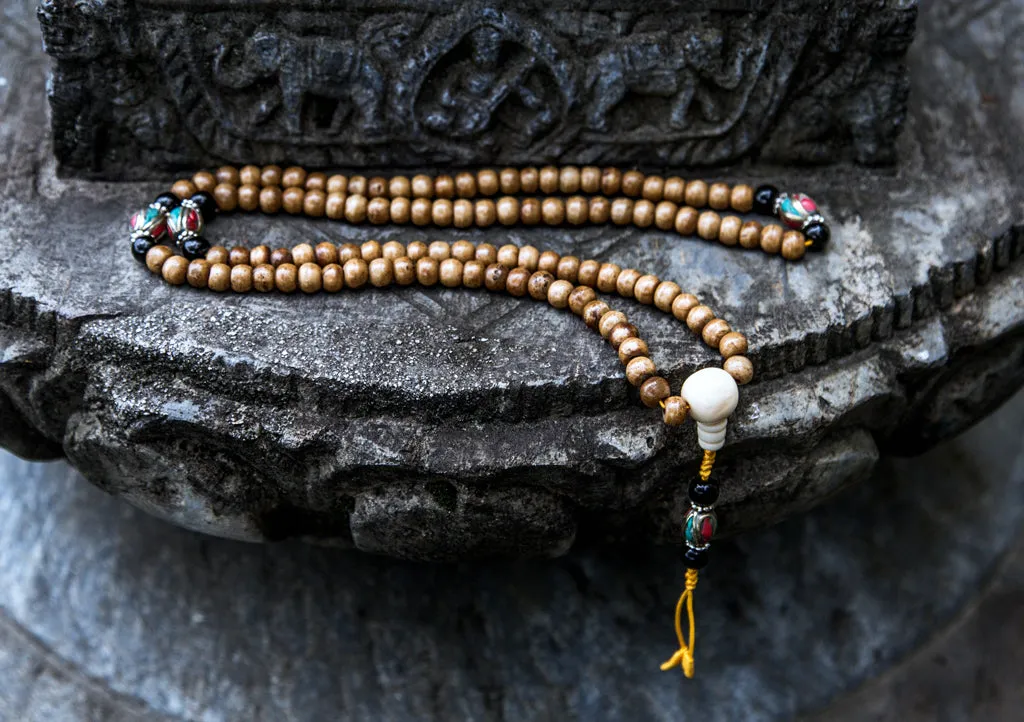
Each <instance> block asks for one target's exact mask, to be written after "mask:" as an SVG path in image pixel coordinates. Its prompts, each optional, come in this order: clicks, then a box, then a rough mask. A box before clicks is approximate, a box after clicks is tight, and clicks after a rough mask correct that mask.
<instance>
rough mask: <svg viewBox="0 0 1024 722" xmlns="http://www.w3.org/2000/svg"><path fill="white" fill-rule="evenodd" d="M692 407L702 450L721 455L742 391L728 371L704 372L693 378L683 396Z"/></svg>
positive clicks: (686, 382)
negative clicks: (730, 420) (731, 417)
mask: <svg viewBox="0 0 1024 722" xmlns="http://www.w3.org/2000/svg"><path fill="white" fill-rule="evenodd" d="M679 395H680V396H682V397H683V398H684V399H685V400H686V403H688V404H689V405H690V416H691V417H693V420H694V421H696V422H697V441H698V443H699V444H700V446H701V448H702V449H706V450H708V451H718V450H719V449H721V448H722V447H723V446H724V445H725V427H726V424H727V421H726V420H727V419H728V418H729V415H730V414H732V412H733V411H735V410H736V404H737V403H738V402H739V400H740V390H739V387H738V386H737V385H736V380H735V379H734V378H733V377H732V376H731V375H730V374H729V372H728V371H725V370H724V369H720V368H714V367H711V368H706V369H701V370H700V371H696V372H694V373H692V374H690V376H689V378H687V379H686V381H684V382H683V389H682V391H681V392H680V394H679Z"/></svg>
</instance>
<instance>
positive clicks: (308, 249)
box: [292, 243, 316, 266]
mask: <svg viewBox="0 0 1024 722" xmlns="http://www.w3.org/2000/svg"><path fill="white" fill-rule="evenodd" d="M315 260H316V253H315V252H314V251H313V246H311V245H309V244H308V243H299V244H298V245H296V246H293V247H292V263H294V264H295V265H296V266H301V265H302V264H303V263H312V262H313V261H315Z"/></svg>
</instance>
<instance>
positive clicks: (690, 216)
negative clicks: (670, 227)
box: [675, 206, 700, 236]
mask: <svg viewBox="0 0 1024 722" xmlns="http://www.w3.org/2000/svg"><path fill="white" fill-rule="evenodd" d="M699 218H700V213H698V212H697V209H696V208H693V207H692V206H683V207H682V208H680V209H679V210H678V211H677V212H676V222H675V229H676V233H678V234H679V235H681V236H692V235H693V234H694V233H696V232H697V220H698V219H699Z"/></svg>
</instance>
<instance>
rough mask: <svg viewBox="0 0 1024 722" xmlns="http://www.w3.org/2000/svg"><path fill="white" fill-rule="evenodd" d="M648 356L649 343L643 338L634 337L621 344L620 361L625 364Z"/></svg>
mask: <svg viewBox="0 0 1024 722" xmlns="http://www.w3.org/2000/svg"><path fill="white" fill-rule="evenodd" d="M646 355H647V343H646V342H645V341H644V340H643V339H642V338H638V337H636V336H633V337H632V338H627V339H626V340H625V341H623V342H622V343H620V344H619V361H621V362H622V363H624V364H627V363H629V360H630V359H631V358H636V357H637V356H646Z"/></svg>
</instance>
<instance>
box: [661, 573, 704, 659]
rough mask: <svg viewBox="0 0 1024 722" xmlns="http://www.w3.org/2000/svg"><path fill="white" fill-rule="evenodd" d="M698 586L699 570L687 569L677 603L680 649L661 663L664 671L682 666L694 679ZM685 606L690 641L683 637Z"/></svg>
mask: <svg viewBox="0 0 1024 722" xmlns="http://www.w3.org/2000/svg"><path fill="white" fill-rule="evenodd" d="M696 587H697V570H696V569H687V570H686V589H685V590H684V591H683V593H682V594H681V595H680V597H679V602H678V603H677V604H676V637H677V638H678V639H679V650H678V651H677V652H676V653H675V654H673V655H672V657H671V658H670V659H669V660H668V661H667V662H665V663H664V664H663V665H661V669H662V671H663V672H664V671H668V670H670V669H672V668H673V667H676V666H679V667H682V670H683V674H685V675H686V678H687V679H693V643H694V637H695V634H696V629H695V628H696V623H695V622H694V619H693V590H694V589H696ZM683 606H685V607H686V616H687V618H688V620H689V623H690V637H689V641H687V639H686V638H685V637H683Z"/></svg>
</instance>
